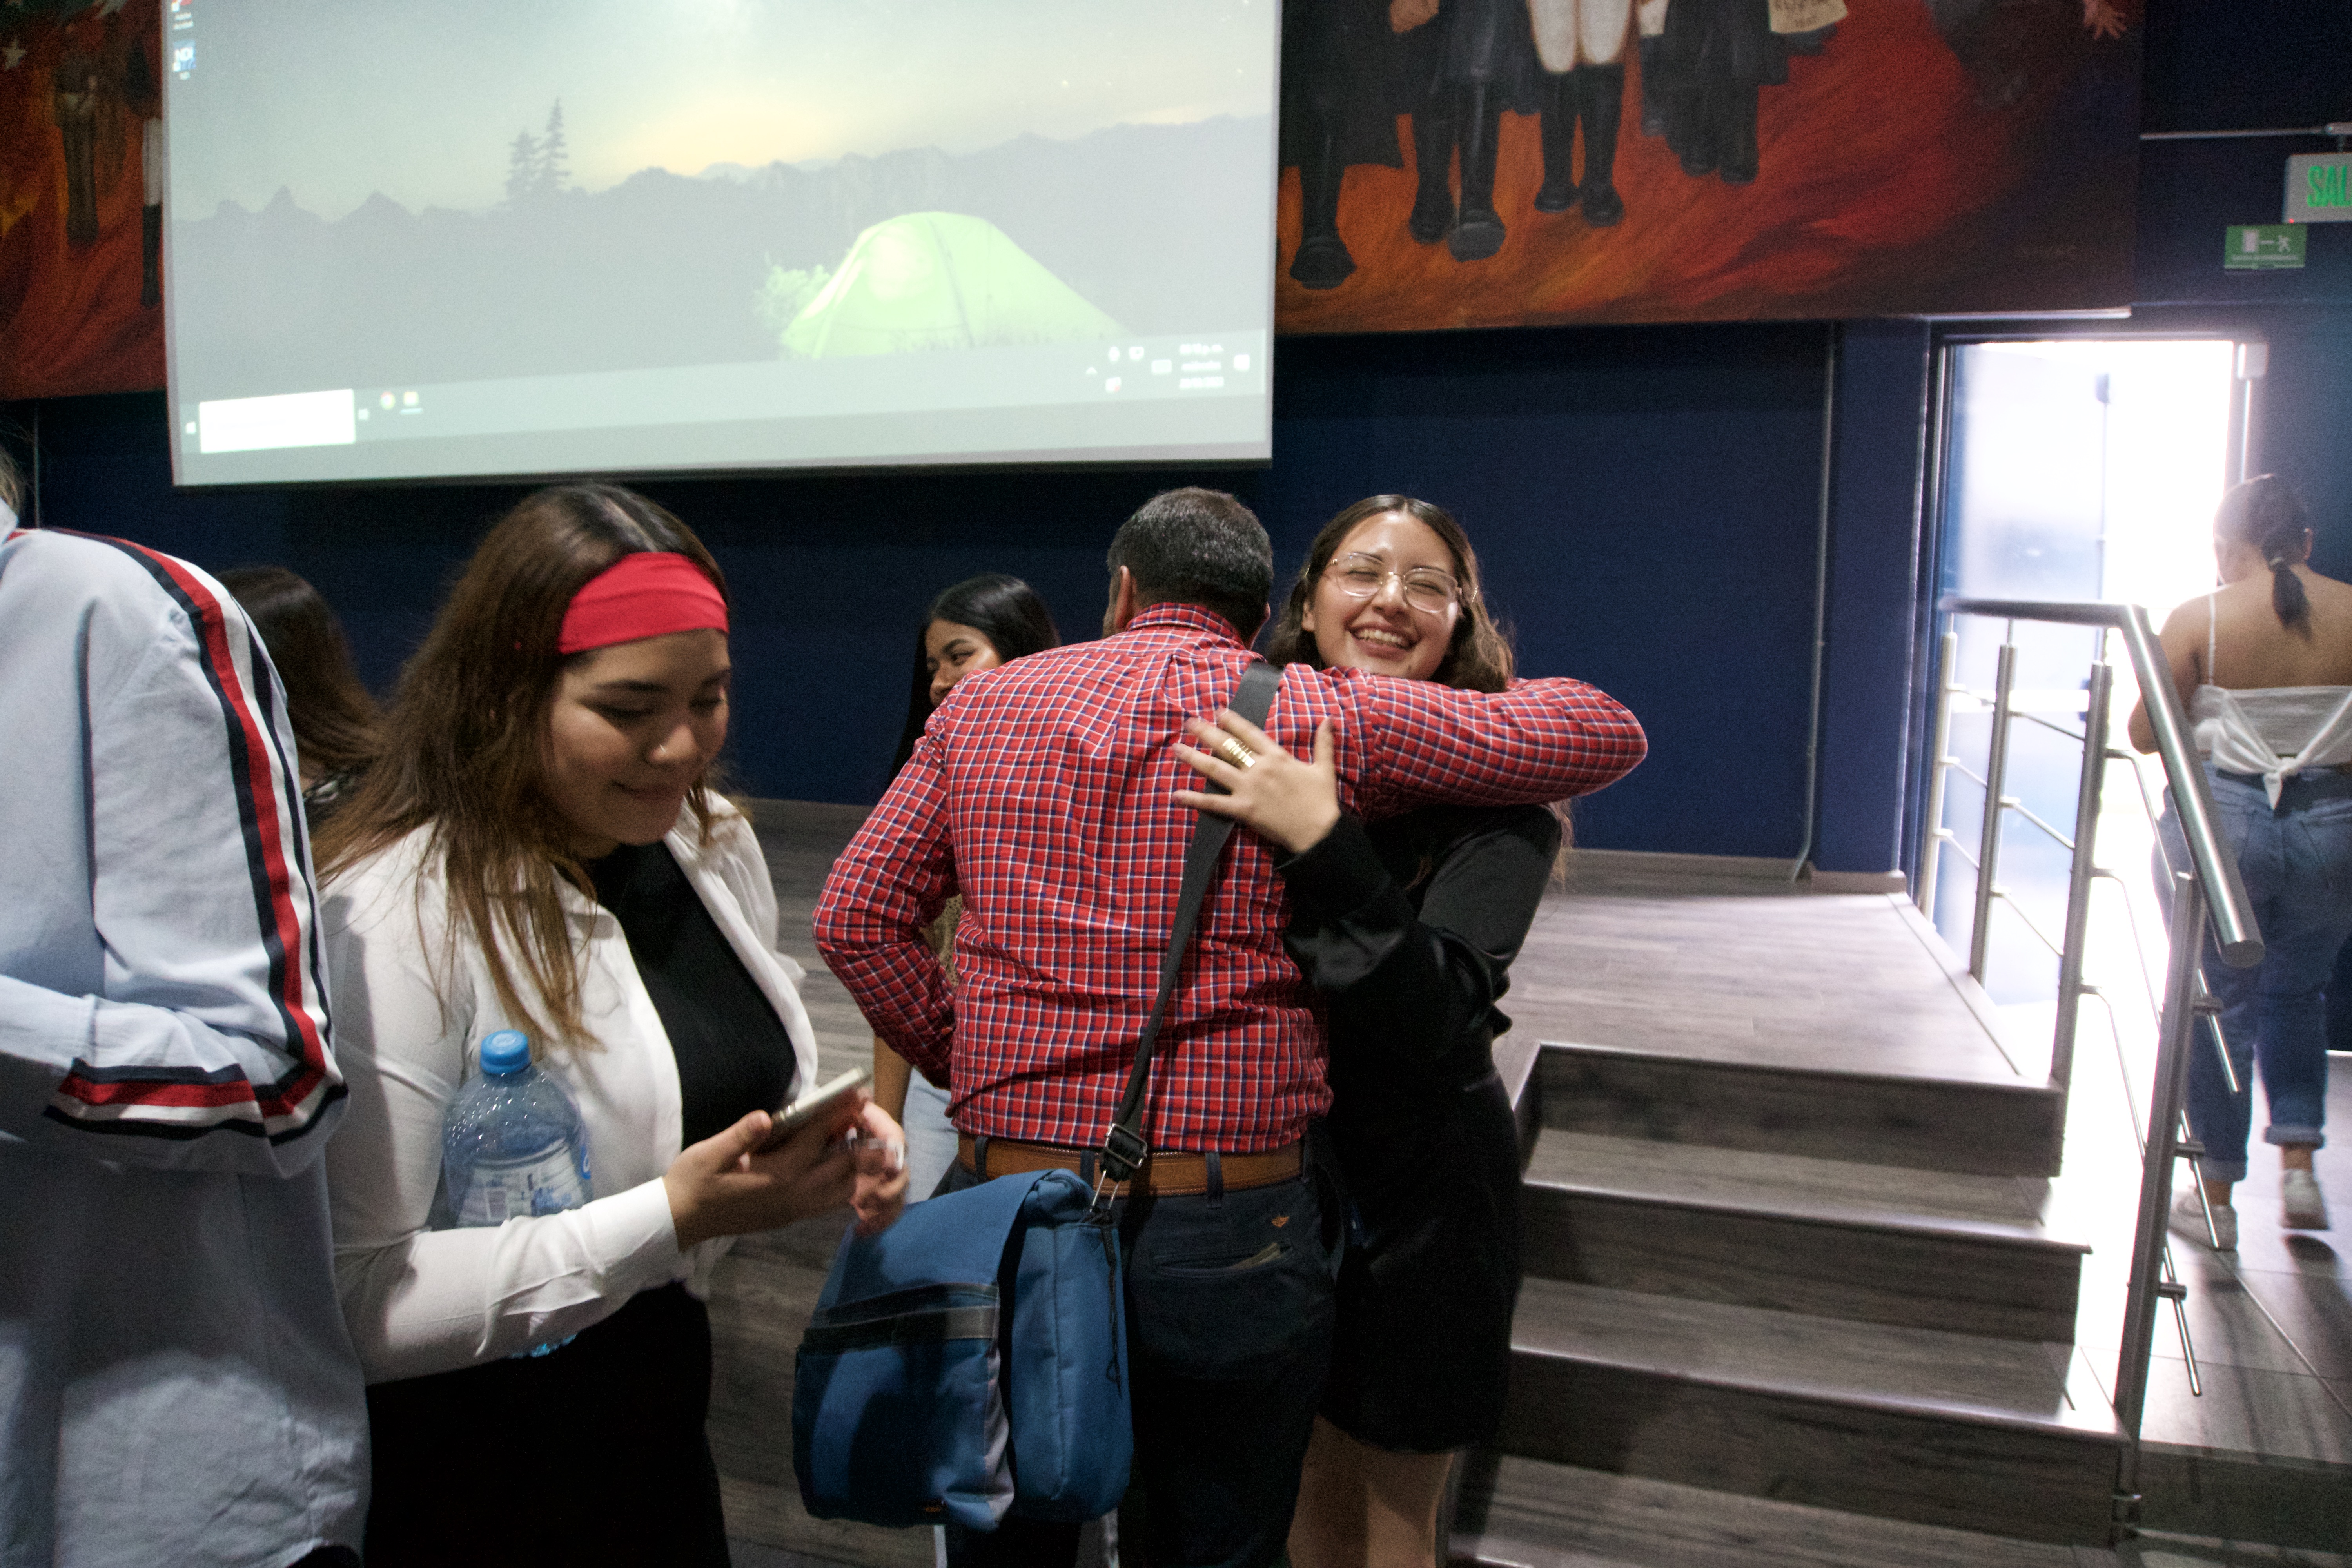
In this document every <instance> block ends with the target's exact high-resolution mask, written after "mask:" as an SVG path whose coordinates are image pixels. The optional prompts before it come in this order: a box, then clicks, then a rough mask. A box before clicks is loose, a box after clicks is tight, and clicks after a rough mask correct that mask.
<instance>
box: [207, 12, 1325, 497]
mask: <svg viewBox="0 0 2352 1568" xmlns="http://www.w3.org/2000/svg"><path fill="white" fill-rule="evenodd" d="M163 27H164V59H165V61H166V63H167V70H166V102H165V125H166V141H167V153H168V170H169V174H168V181H167V186H166V192H165V209H164V210H165V223H166V230H165V245H164V253H165V301H166V323H167V332H168V339H169V348H170V384H171V417H172V420H173V432H174V439H173V459H174V476H175V478H176V479H177V481H178V482H179V483H181V484H184V485H211V484H250V483H266V482H276V481H286V480H352V479H416V478H432V477H454V476H515V477H520V476H537V475H548V474H563V473H580V472H646V471H678V472H703V471H718V470H728V469H738V468H796V467H813V468H868V467H881V466H892V465H899V464H936V463H1012V462H1091V461H1170V460H1202V459H1263V458H1265V457H1266V456H1267V455H1268V438H1269V427H1270V426H1269V419H1270V413H1269V398H1268V389H1269V386H1270V384H1271V376H1270V374H1269V372H1270V369H1271V367H1270V365H1269V363H1268V359H1269V355H1270V352H1271V348H1272V341H1271V325H1272V298H1273V286H1272V269H1273V258H1274V212H1275V180H1276V163H1275V132H1274V106H1275V90H1276V50H1277V47H1278V39H1279V31H1280V6H1279V5H1278V4H1277V0H499V3H497V4H494V5H483V4H481V3H480V0H405V3H404V4H401V5H383V4H381V3H380V0H374V3H362V0H165V5H164V7H163Z"/></svg>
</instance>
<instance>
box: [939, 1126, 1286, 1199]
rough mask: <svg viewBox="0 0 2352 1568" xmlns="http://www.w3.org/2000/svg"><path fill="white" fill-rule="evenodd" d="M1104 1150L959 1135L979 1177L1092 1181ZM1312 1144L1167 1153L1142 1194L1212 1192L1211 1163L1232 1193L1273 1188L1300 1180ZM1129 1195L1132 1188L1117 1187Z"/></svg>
mask: <svg viewBox="0 0 2352 1568" xmlns="http://www.w3.org/2000/svg"><path fill="white" fill-rule="evenodd" d="M982 1143H986V1144H987V1145H988V1148H987V1160H988V1163H987V1166H986V1168H985V1169H984V1170H983V1169H982V1166H981V1163H980V1150H979V1147H978V1146H979V1145H980V1144H982ZM1099 1152H1100V1151H1098V1150H1094V1149H1065V1148H1063V1147H1062V1146H1061V1145H1060V1144H1058V1143H1021V1142H1014V1141H1013V1140H1012V1139H1010V1138H986V1139H982V1138H974V1137H973V1136H972V1135H971V1133H969V1132H961V1133H958V1134H957V1135H956V1163H957V1164H959V1165H961V1166H962V1167H963V1168H964V1169H965V1170H967V1171H970V1172H971V1173H972V1174H974V1175H976V1176H1011V1175H1016V1174H1018V1173H1022V1172H1024V1171H1076V1172H1077V1173H1079V1174H1080V1175H1082V1176H1088V1177H1091V1175H1092V1174H1093V1172H1094V1163H1095V1160H1096V1158H1097V1155H1098V1154H1099ZM1306 1156H1307V1145H1306V1144H1305V1143H1304V1142H1297V1143H1291V1144H1286V1145H1285V1146H1284V1147H1282V1148H1280V1149H1269V1150H1267V1151H1266V1152H1264V1153H1262V1154H1217V1155H1214V1156H1211V1155H1208V1154H1188V1153H1185V1152H1182V1151H1181V1150H1175V1149H1171V1150H1165V1151H1162V1152H1158V1153H1155V1154H1153V1155H1152V1156H1151V1158H1150V1160H1149V1161H1147V1162H1145V1163H1144V1167H1143V1169H1142V1171H1141V1172H1139V1173H1138V1177H1137V1179H1138V1181H1139V1183H1140V1184H1141V1185H1142V1187H1143V1190H1144V1191H1145V1192H1146V1193H1149V1194H1151V1195H1152V1196H1154V1197H1193V1196H1197V1195H1199V1194H1203V1193H1206V1192H1207V1191H1208V1190H1209V1162H1210V1160H1211V1159H1212V1158H1214V1159H1215V1161H1216V1162H1217V1173H1218V1177H1219V1185H1220V1186H1222V1187H1223V1188H1224V1189H1225V1190H1226V1191H1229V1192H1239V1191H1242V1190H1244V1189H1245V1188H1249V1187H1270V1186H1273V1185H1274V1184H1276V1182H1295V1181H1297V1179H1298V1174H1299V1173H1300V1172H1301V1171H1303V1170H1305V1169H1306V1164H1307V1160H1306ZM1114 1190H1115V1191H1118V1192H1125V1191H1126V1190H1127V1184H1125V1183H1122V1184H1120V1185H1119V1186H1118V1187H1117V1188H1115V1189H1114Z"/></svg>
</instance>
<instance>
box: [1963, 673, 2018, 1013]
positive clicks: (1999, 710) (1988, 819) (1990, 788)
mask: <svg viewBox="0 0 2352 1568" xmlns="http://www.w3.org/2000/svg"><path fill="white" fill-rule="evenodd" d="M2016 679H2017V645H2016V644H2015V643H2013V642H2003V643H2002V644H2001V645H2000V664H1999V665H1998V666H1996V667H1995V668H1994V673H1993V679H1992V750H1991V752H1990V754H1989V755H1988V756H1987V757H1986V759H1985V801H1984V824H1983V826H1981V827H1980V828H1979V831H1978V834H1977V904H1976V914H1975V917H1974V919H1973V921H1971V923H1970V924H1969V975H1970V977H1971V978H1973V979H1974V980H1975V981H1976V983H1977V984H1979V985H1981V984H1984V978H1985V954H1986V952H1987V951H1988V950H1989V949H1990V946H1991V944H1992V895H1993V879H1994V878H1995V877H1996V876H1998V875H1999V874H2000V814H2001V812H2002V811H2003V810H2004V809H2005V808H2006V807H2007V805H2008V804H2009V803H2008V801H2007V800H2006V799H2005V798H2004V797H2003V796H2002V795H2001V789H2002V787H2003V785H2004V784H2006V782H2007V780H2008V777H2009V692H2010V687H2011V684H2012V683H2013V682H2014V681H2015V680H2016Z"/></svg>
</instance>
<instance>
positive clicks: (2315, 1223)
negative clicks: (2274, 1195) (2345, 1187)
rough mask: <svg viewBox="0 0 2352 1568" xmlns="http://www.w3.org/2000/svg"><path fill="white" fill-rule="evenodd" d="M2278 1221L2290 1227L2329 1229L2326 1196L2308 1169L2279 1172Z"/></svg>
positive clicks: (2317, 1179)
mask: <svg viewBox="0 0 2352 1568" xmlns="http://www.w3.org/2000/svg"><path fill="white" fill-rule="evenodd" d="M2279 1176H2280V1179H2279V1223H2280V1224H2281V1225H2283V1226H2285V1227H2286V1228H2287V1229H2289V1230H2326V1228H2327V1199H2326V1197H2324V1196H2322V1195H2321V1194H2320V1191H2319V1178H2318V1177H2316V1176H2315V1175H2313V1174H2312V1173H2310V1172H2309V1171H2283V1172H2281V1173H2279Z"/></svg>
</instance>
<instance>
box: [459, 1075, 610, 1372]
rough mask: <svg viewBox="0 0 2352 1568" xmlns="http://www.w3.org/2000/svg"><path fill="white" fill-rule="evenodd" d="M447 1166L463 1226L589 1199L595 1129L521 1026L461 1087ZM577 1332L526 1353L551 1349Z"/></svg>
mask: <svg viewBox="0 0 2352 1568" xmlns="http://www.w3.org/2000/svg"><path fill="white" fill-rule="evenodd" d="M441 1173H442V1180H443V1183H444V1185H445V1187H446V1191H447V1193H448V1202H449V1206H450V1208H451V1210H452V1211H454V1213H455V1214H456V1215H457V1225H458V1226H460V1227H464V1226H501V1225H504V1224H506V1222H507V1221H508V1220H509V1219H512V1218H515V1217H517V1216H519V1215H543V1214H555V1213H557V1212H559V1211H561V1210H563V1209H572V1208H578V1207H579V1206H580V1205H583V1204H584V1203H586V1202H587V1201H588V1194H589V1186H588V1132H587V1130H586V1129H585V1128H584V1127H583V1126H582V1125H581V1121H580V1111H579V1110H578V1108H576V1107H575V1106H573V1104H572V1097H571V1096H570V1095H568V1094H566V1093H565V1092H564V1091H563V1086H562V1084H560V1083H558V1082H556V1081H555V1079H552V1078H550V1077H549V1076H548V1075H547V1074H545V1073H543V1072H541V1071H540V1070H539V1068H535V1067H533V1066H532V1065H531V1061H530V1039H529V1037H526V1036H525V1035H524V1034H523V1033H522V1031H521V1030H520V1029H500V1030H499V1031H498V1032H497V1033H496V1034H493V1035H491V1036H490V1037H488V1039H485V1040H484V1041H483V1042H482V1076H481V1077H479V1078H478V1079H473V1080H472V1081H471V1082H469V1083H467V1085H466V1087H465V1088H464V1089H460V1090H459V1091H458V1094H457V1101H456V1103H455V1104H453V1105H451V1106H450V1107H449V1118H448V1120H447V1121H446V1122H444V1123H443V1124H442V1129H441ZM571 1342H572V1336H571V1335H569V1334H567V1335H565V1336H564V1337H563V1339H562V1340H561V1341H559V1342H557V1343H556V1344H546V1345H538V1346H534V1347H533V1348H532V1349H530V1351H527V1352H520V1353H522V1354H527V1355H545V1354H547V1353H548V1352H550V1351H552V1350H555V1349H558V1348H560V1346H562V1345H565V1344H569V1343H571Z"/></svg>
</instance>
